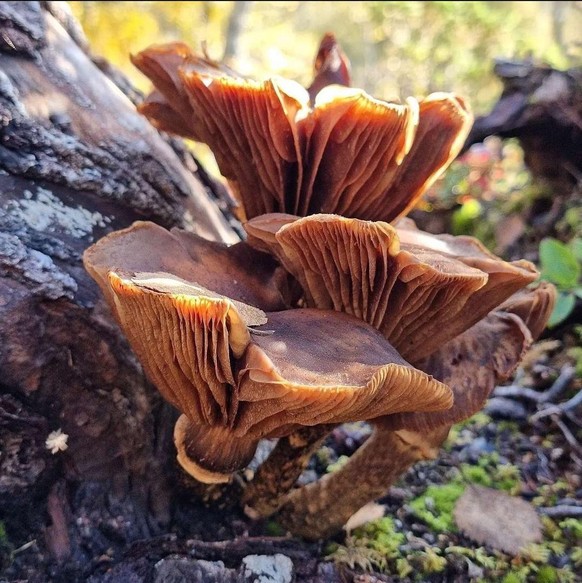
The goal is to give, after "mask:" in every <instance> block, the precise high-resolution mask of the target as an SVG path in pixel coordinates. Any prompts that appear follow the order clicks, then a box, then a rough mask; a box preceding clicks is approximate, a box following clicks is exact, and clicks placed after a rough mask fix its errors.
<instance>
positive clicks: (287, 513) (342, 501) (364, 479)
mask: <svg viewBox="0 0 582 583" xmlns="http://www.w3.org/2000/svg"><path fill="white" fill-rule="evenodd" d="M447 434H448V427H447V428H446V429H444V430H443V429H440V430H437V431H434V432H432V434H431V435H430V438H429V439H427V436H426V435H420V434H419V433H416V432H412V431H406V430H399V431H391V430H389V429H387V428H385V427H383V426H382V425H380V424H379V425H376V426H375V428H374V433H373V434H372V435H371V436H370V438H369V439H368V440H367V441H366V442H365V443H364V445H362V447H361V448H360V449H359V450H358V451H357V452H356V453H355V454H354V455H353V456H352V457H351V458H350V460H349V461H348V462H347V464H346V465H345V466H343V467H342V468H340V469H339V470H337V471H336V472H334V473H333V474H329V475H327V476H324V477H323V478H322V479H320V480H319V481H317V482H314V483H312V484H308V485H307V486H305V487H303V488H299V489H297V490H295V491H293V492H291V494H289V496H288V497H287V499H286V500H285V502H284V505H283V507H282V510H281V512H280V514H279V523H280V524H281V525H282V526H283V527H284V528H286V529H287V530H289V531H290V532H292V533H293V534H295V535H299V536H302V537H304V538H306V539H310V540H316V539H322V538H328V537H330V536H332V535H334V534H335V533H336V532H338V531H339V530H340V529H341V527H342V526H343V525H344V524H345V523H346V522H347V520H348V518H349V517H350V516H351V515H352V514H354V513H355V512H356V511H357V510H359V509H360V508H361V507H362V506H364V505H365V504H366V503H368V502H370V501H371V500H375V499H377V498H380V497H381V496H383V495H384V494H385V493H386V491H387V490H388V488H389V487H390V486H391V485H392V484H393V483H394V482H395V481H396V480H397V479H398V478H399V477H400V475H402V473H403V472H405V471H406V470H407V469H408V468H409V467H410V466H411V465H412V464H413V463H415V462H417V461H420V460H426V459H434V458H435V457H436V455H437V453H438V446H439V445H440V444H441V443H442V441H444V439H445V438H446V435H447ZM427 442H430V446H427Z"/></svg>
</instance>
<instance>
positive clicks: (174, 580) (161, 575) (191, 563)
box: [154, 558, 240, 583]
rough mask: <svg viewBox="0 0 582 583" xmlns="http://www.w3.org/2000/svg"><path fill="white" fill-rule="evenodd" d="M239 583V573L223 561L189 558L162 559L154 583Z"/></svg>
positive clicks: (156, 570) (157, 566)
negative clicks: (226, 565)
mask: <svg viewBox="0 0 582 583" xmlns="http://www.w3.org/2000/svg"><path fill="white" fill-rule="evenodd" d="M185 581H188V583H239V582H240V579H239V577H238V573H237V572H236V571H235V570H234V569H228V568H227V567H225V566H224V563H223V562H222V561H197V560H195V559H189V558H167V559H162V560H161V561H159V562H158V563H156V566H155V576H154V583H184V582H185Z"/></svg>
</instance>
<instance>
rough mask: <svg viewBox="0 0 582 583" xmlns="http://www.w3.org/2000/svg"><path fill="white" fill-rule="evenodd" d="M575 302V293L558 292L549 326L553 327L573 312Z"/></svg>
mask: <svg viewBox="0 0 582 583" xmlns="http://www.w3.org/2000/svg"><path fill="white" fill-rule="evenodd" d="M575 303H576V298H575V297H574V294H564V293H560V294H558V297H557V299H556V305H555V306H554V311H553V312H552V315H551V316H550V319H549V321H548V328H553V327H554V326H557V325H558V324H561V323H562V322H563V321H564V320H565V319H566V318H567V317H568V316H569V315H570V314H571V313H572V310H573V309H574V304H575Z"/></svg>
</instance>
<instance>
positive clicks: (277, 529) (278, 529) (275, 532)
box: [265, 520, 286, 536]
mask: <svg viewBox="0 0 582 583" xmlns="http://www.w3.org/2000/svg"><path fill="white" fill-rule="evenodd" d="M265 533H266V534H267V535H268V536H284V535H285V533H286V531H285V529H284V528H283V527H282V526H281V525H280V524H279V523H278V522H275V521H274V520H269V522H267V524H266V525H265Z"/></svg>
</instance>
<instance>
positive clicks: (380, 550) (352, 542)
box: [327, 517, 406, 572]
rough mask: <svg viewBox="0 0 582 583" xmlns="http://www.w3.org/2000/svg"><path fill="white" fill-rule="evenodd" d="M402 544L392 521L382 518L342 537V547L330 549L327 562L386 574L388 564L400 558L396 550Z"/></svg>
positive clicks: (403, 538)
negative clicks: (344, 539)
mask: <svg viewBox="0 0 582 583" xmlns="http://www.w3.org/2000/svg"><path fill="white" fill-rule="evenodd" d="M405 541H406V537H405V536H404V534H403V533H401V532H398V531H397V530H396V527H395V524H394V521H393V520H392V518H390V517H384V518H380V519H378V520H374V521H372V522H368V523H367V524H364V525H363V526H360V527H358V528H356V529H354V531H353V532H352V533H351V534H349V535H347V536H346V541H345V545H334V547H333V548H332V549H330V551H331V552H330V553H329V554H328V556H327V558H328V559H331V560H333V561H334V562H335V563H343V564H345V565H348V566H349V567H351V568H352V569H353V568H355V567H359V568H360V569H362V570H364V571H371V570H372V569H373V568H376V569H378V570H379V571H382V572H387V571H388V568H389V565H390V563H391V562H392V561H395V560H396V559H398V558H400V550H399V548H400V545H402V544H404V543H405ZM397 568H398V569H401V568H403V566H402V565H400V567H397Z"/></svg>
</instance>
